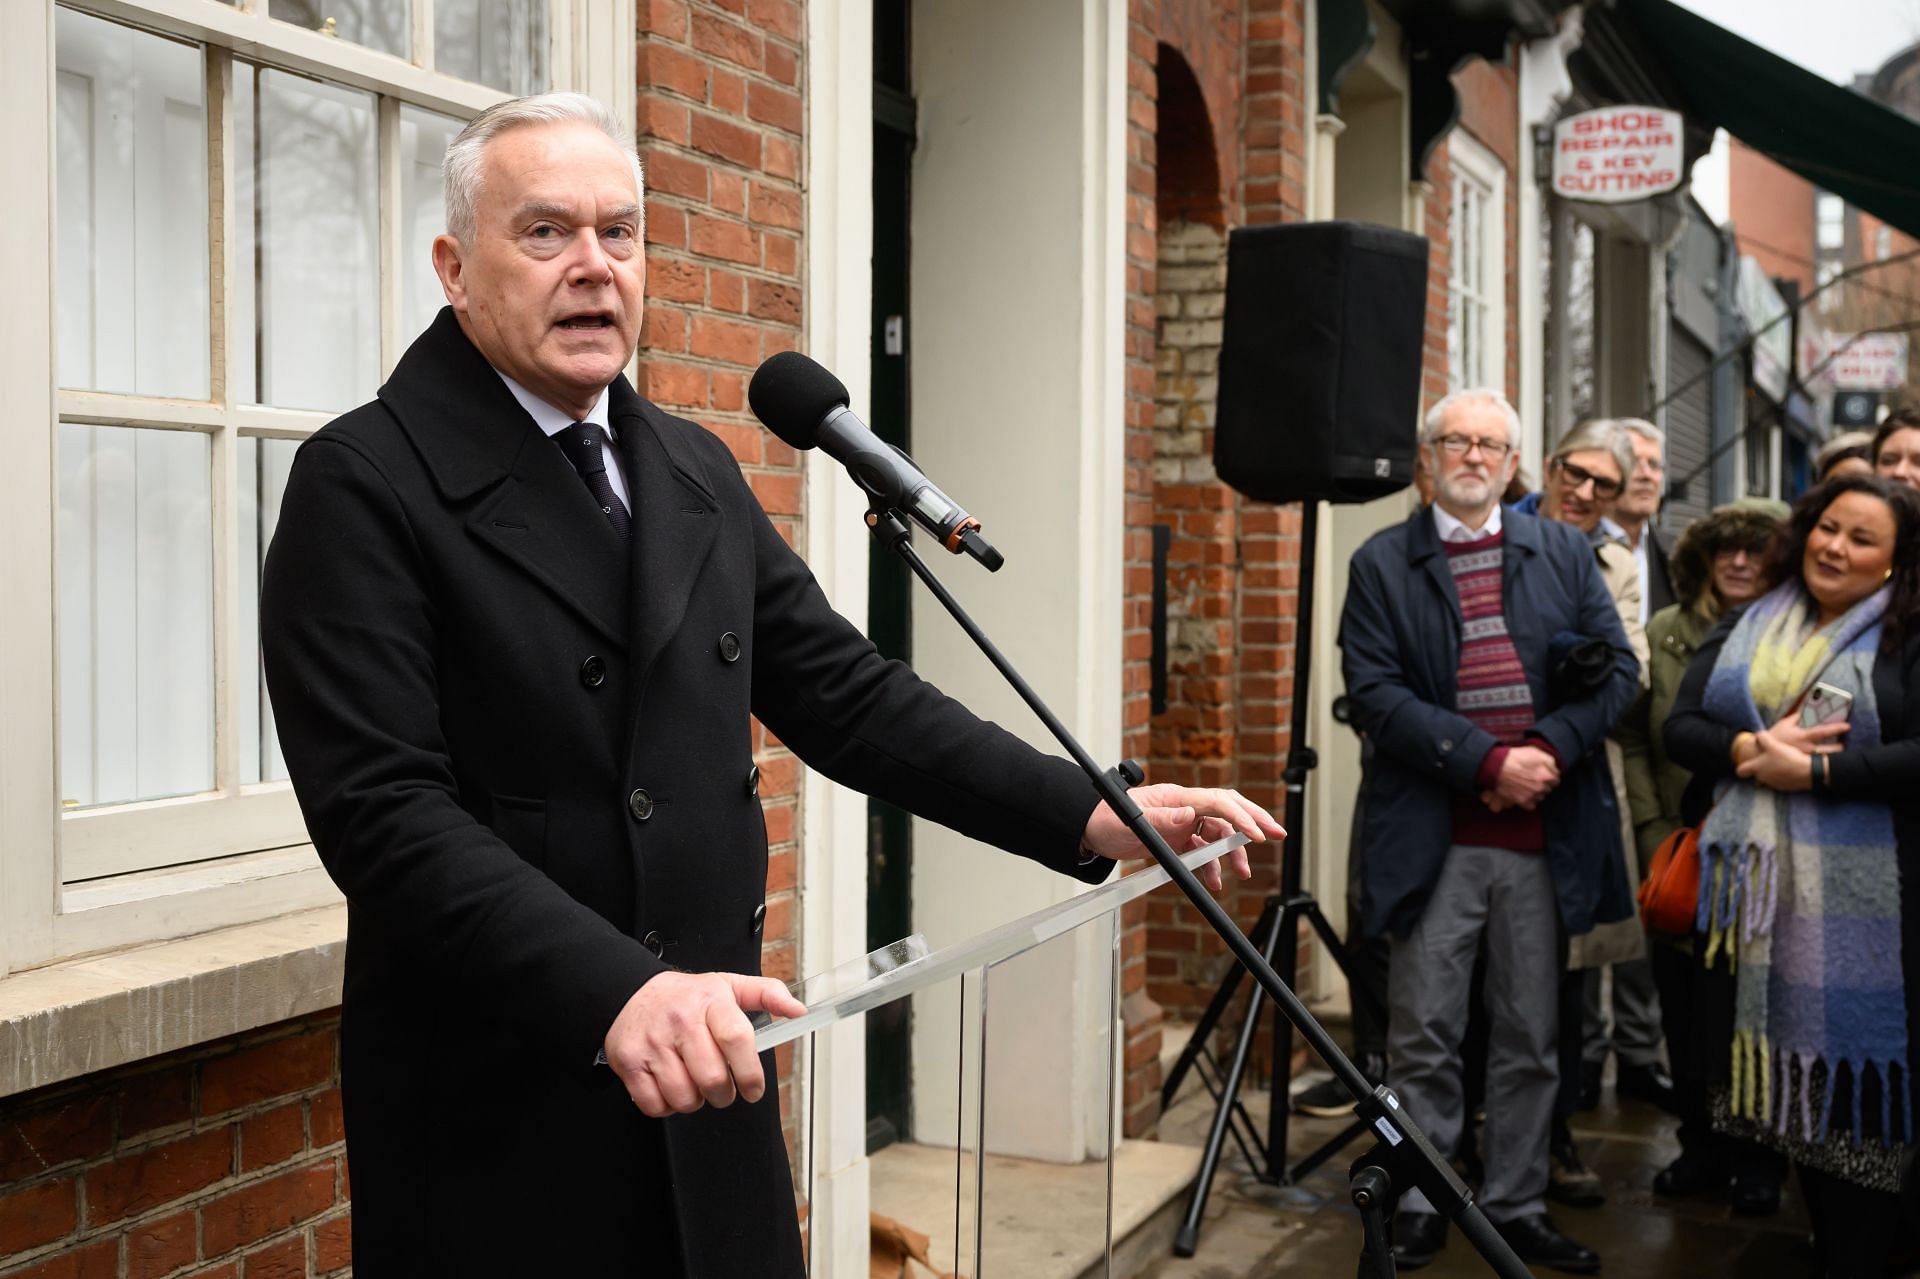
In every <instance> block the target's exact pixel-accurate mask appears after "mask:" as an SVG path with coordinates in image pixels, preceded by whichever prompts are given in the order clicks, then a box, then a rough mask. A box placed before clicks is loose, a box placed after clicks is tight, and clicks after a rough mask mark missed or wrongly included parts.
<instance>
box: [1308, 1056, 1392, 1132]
mask: <svg viewBox="0 0 1920 1279" xmlns="http://www.w3.org/2000/svg"><path fill="white" fill-rule="evenodd" d="M1354 1064H1355V1065H1357V1066H1359V1067H1360V1073H1361V1074H1363V1075H1365V1076H1366V1077H1367V1082H1368V1083H1372V1084H1377V1083H1379V1082H1380V1081H1381V1080H1383V1079H1385V1078H1386V1077H1387V1059H1386V1058H1385V1057H1382V1056H1381V1055H1380V1054H1379V1053H1366V1054H1364V1055H1363V1056H1361V1057H1359V1058H1358V1059H1357V1060H1356V1061H1355V1062H1354ZM1293 1112H1294V1113H1295V1114H1296V1115H1311V1116H1312V1117H1313V1118H1315V1119H1345V1118H1349V1117H1350V1116H1352V1114H1353V1094H1352V1093H1350V1092H1348V1091H1347V1087H1346V1085H1345V1084H1343V1083H1341V1082H1340V1081H1339V1080H1338V1079H1323V1080H1321V1081H1320V1082H1319V1083H1317V1084H1314V1085H1313V1086H1312V1087H1309V1088H1302V1089H1301V1090H1300V1091H1299V1092H1296V1093H1295V1094H1293Z"/></svg>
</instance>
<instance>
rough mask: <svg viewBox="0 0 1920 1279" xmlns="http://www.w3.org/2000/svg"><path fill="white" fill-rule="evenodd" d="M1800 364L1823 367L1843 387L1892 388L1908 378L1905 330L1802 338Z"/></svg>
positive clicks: (1836, 385) (1808, 367)
mask: <svg viewBox="0 0 1920 1279" xmlns="http://www.w3.org/2000/svg"><path fill="white" fill-rule="evenodd" d="M1801 346H1802V348H1803V349H1802V351H1801V353H1800V366H1801V368H1802V369H1803V370H1812V369H1817V368H1820V367H1821V366H1822V365H1823V364H1824V365H1825V369H1824V370H1823V374H1822V380H1824V381H1826V382H1828V383H1830V384H1831V385H1832V386H1833V387H1834V388H1835V389H1836V390H1841V391H1893V390H1897V389H1899V388H1900V387H1902V386H1905V385H1906V382H1907V335H1906V334H1905V333H1818V334H1808V335H1806V336H1805V337H1803V339H1802V341H1801Z"/></svg>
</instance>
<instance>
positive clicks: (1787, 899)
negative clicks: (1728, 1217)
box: [1666, 476, 1920, 1279]
mask: <svg viewBox="0 0 1920 1279" xmlns="http://www.w3.org/2000/svg"><path fill="white" fill-rule="evenodd" d="M1771 561H1772V569H1773V572H1772V580H1774V581H1776V582H1778V583H1780V585H1778V586H1776V587H1775V588H1774V589H1773V590H1771V591H1769V592H1768V593H1767V594H1765V595H1763V596H1761V597H1760V598H1759V599H1758V600H1756V601H1754V602H1753V603H1752V604H1751V605H1748V606H1747V607H1745V608H1743V609H1741V610H1739V611H1737V612H1734V613H1732V614H1730V615H1729V616H1728V617H1727V618H1725V619H1724V620H1723V621H1722V622H1721V624H1720V625H1719V626H1718V627H1717V628H1716V629H1715V630H1714V632H1713V634H1712V635H1711V636H1709V637H1708V639H1707V641H1706V642H1705V643H1704V644H1703V645H1701V647H1700V650H1699V652H1698V653H1697V654H1696V655H1695V657H1694V659H1693V662H1692V664H1691V665H1690V666H1689V667H1688V669H1687V676H1686V679H1685V681H1684V682H1683V683H1682V684H1681V687H1680V691H1679V694H1678V696H1677V697H1676V698H1675V700H1674V707H1673V712H1672V714H1671V715H1670V716H1669V717H1668V719H1667V723H1666V746H1667V753H1668V755H1669V756H1670V757H1671V758H1673V759H1674V760H1675V761H1677V762H1679V763H1681V764H1682V765H1684V766H1686V767H1688V768H1691V769H1693V770H1694V772H1695V774H1696V776H1697V777H1698V776H1705V777H1710V778H1713V779H1716V780H1715V784H1714V792H1715V797H1716V802H1715V803H1714V806H1713V809H1712V811H1711V812H1710V813H1708V814H1707V815H1706V818H1705V822H1704V824H1703V826H1702V828H1701V833H1700V870H1701V875H1700V879H1701V884H1700V903H1699V916H1698V921H1697V924H1696V927H1697V929H1698V932H1699V934H1700V936H1699V945H1698V952H1699V954H1700V956H1701V958H1702V962H1704V963H1705V964H1706V966H1707V969H1708V971H1707V973H1706V974H1704V975H1703V976H1704V978H1705V983H1706V985H1707V986H1708V988H1709V989H1712V990H1714V991H1716V992H1717V994H1718V999H1717V1000H1713V1001H1708V1006H1707V1007H1706V1008H1703V1010H1702V1011H1703V1013H1705V1015H1706V1016H1709V1017H1712V1016H1716V1015H1717V1018H1718V1021H1717V1026H1716V1029H1717V1030H1718V1032H1719V1033H1718V1035H1717V1038H1718V1041H1719V1042H1720V1043H1721V1044H1722V1045H1723V1046H1724V1048H1723V1052H1724V1056H1722V1057H1721V1064H1720V1067H1719V1069H1718V1070H1717V1071H1715V1072H1714V1073H1715V1076H1716V1078H1715V1079H1714V1081H1713V1082H1714V1087H1713V1111H1714V1124H1715V1127H1716V1128H1718V1129H1719V1130H1721V1131H1723V1132H1726V1133H1728V1134H1730V1135H1734V1136H1739V1137H1746V1138H1751V1139H1754V1140H1758V1141H1761V1142H1764V1143H1766V1144H1767V1145H1770V1146H1773V1147H1775V1148H1776V1149H1779V1150H1781V1151H1783V1152H1784V1153H1786V1154H1787V1155H1788V1156H1789V1157H1790V1158H1791V1159H1792V1160H1793V1162H1794V1165H1795V1168H1796V1170H1797V1172H1798V1173H1799V1176H1800V1186H1801V1192H1802V1196H1803V1198H1804V1199H1805V1201H1806V1204H1807V1211H1808V1215H1809V1217H1810V1218H1811V1220H1812V1222H1813V1228H1814V1241H1815V1246H1816V1248H1817V1249H1818V1251H1819V1253H1820V1260H1821V1264H1822V1266H1823V1267H1824V1270H1823V1273H1824V1274H1826V1275H1827V1276H1829V1277H1830V1279H1841V1277H1845V1279H1853V1277H1854V1276H1872V1277H1873V1279H1879V1276H1880V1275H1882V1274H1883V1273H1884V1270H1885V1266H1886V1259H1887V1254H1888V1251H1889V1248H1890V1246H1891V1240H1892V1236H1893V1231H1894V1229H1895V1225H1896V1223H1897V1222H1898V1219H1899V1213H1900V1198H1899V1196H1900V1192H1901V1189H1902V1186H1903V1184H1904V1182H1905V1181H1906V1180H1907V1179H1908V1178H1910V1177H1912V1176H1913V1156H1914V1134H1915V1124H1914V1105H1915V1102H1916V1099H1917V1098H1920V1090H1917V1089H1916V1088H1915V1087H1914V1085H1913V1080H1912V1076H1911V1070H1912V1063H1914V1062H1915V1061H1920V1017H1916V1007H1915V1001H1914V1000H1913V999H1912V998H1910V996H1909V992H1915V993H1920V804H1917V803H1916V802H1915V801H1916V797H1917V796H1920V500H1916V498H1915V496H1914V494H1913V493H1912V492H1911V491H1909V490H1906V489H1904V488H1901V487H1900V486H1898V485H1894V484H1890V483H1888V482H1887V481H1886V480H1883V479H1880V478H1877V477H1873V476H1850V477H1846V478H1843V479H1838V480H1834V481H1832V482H1831V483H1829V484H1826V485H1824V486H1822V487H1820V488H1818V489H1815V490H1814V491H1812V492H1811V493H1808V494H1807V495H1806V496H1805V497H1803V498H1801V499H1800V501H1799V502H1798V503H1797V504H1796V505H1795V507H1794V510H1793V515H1792V517H1791V519H1790V520H1789V522H1788V524H1787V526H1786V527H1785V528H1784V529H1783V530H1782V531H1781V534H1780V536H1779V537H1778V538H1777V539H1776V541H1775V543H1774V546H1773V549H1772V553H1771ZM1816 685H1820V686H1824V688H1823V691H1822V693H1821V699H1822V700H1823V701H1824V702H1826V703H1828V704H1832V703H1834V702H1841V703H1847V704H1848V706H1849V709H1848V710H1847V712H1846V716H1845V719H1844V721H1842V722H1836V723H1831V724H1827V725H1823V726H1819V727H1812V728H1808V727H1804V726H1803V721H1802V715H1801V711H1802V706H1803V703H1804V702H1805V700H1806V698H1807V696H1808V694H1809V693H1810V692H1811V691H1812V690H1813V689H1814V688H1815V686H1816ZM1716 1009H1717V1013H1716V1011H1715V1010H1716Z"/></svg>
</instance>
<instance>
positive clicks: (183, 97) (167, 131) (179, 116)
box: [54, 9, 211, 400]
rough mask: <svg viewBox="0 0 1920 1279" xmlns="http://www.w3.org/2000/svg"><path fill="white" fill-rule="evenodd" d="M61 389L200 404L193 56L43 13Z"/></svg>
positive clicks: (202, 348)
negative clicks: (47, 28)
mask: <svg viewBox="0 0 1920 1279" xmlns="http://www.w3.org/2000/svg"><path fill="white" fill-rule="evenodd" d="M54 50H55V61H56V63H57V76H56V87H55V90H54V93H55V101H56V106H55V114H56V115H57V117H58V126H57V127H58V135H59V146H58V148H57V158H56V160H55V164H56V165H57V172H56V176H55V182H56V186H57V189H58V196H57V199H58V215H59V224H58V225H59V230H58V233H57V239H58V241H59V247H58V250H57V252H58V256H59V267H58V269H59V279H60V292H59V302H58V304H57V306H58V311H59V319H58V324H59V351H60V356H59V361H60V370H59V375H60V384H61V385H62V386H71V387H76V388H80V389H84V390H93V391H118V392H124V393H131V394H139V395H177V396H181V397H184V398H186V399H193V400H204V399H206V398H207V394H208V380H207V362H208V354H207V352H208V333H209V330H210V327H211V321H210V318H209V317H210V312H209V309H208V304H207V293H208V283H207V110H206V81H205V75H204V72H203V69H202V63H201V53H200V50H199V49H198V48H197V47H195V46H193V45H186V44H176V43H174V42H173V41H171V40H163V39H161V38H160V37H158V36H151V35H147V34H146V33H145V32H140V31H134V30H132V29H131V28H128V27H122V26H116V25H115V24H113V23H111V22H102V21H101V20H100V19H98V18H92V17H88V16H86V15H85V14H79V13H74V12H72V11H71V10H67V9H57V10H55V11H54Z"/></svg>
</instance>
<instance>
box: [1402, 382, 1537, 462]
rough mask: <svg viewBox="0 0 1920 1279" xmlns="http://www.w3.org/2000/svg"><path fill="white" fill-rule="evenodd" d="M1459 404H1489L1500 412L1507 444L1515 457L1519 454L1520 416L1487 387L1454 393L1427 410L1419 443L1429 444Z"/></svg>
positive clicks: (1504, 399) (1504, 397) (1505, 399)
mask: <svg viewBox="0 0 1920 1279" xmlns="http://www.w3.org/2000/svg"><path fill="white" fill-rule="evenodd" d="M1461 404H1491V405H1492V406H1493V407H1494V408H1497V409H1499V410H1500V412H1501V413H1502V414H1503V415H1505V417H1506V419H1507V443H1508V444H1509V445H1511V446H1512V448H1513V451H1514V453H1515V455H1518V454H1519V452H1520V415H1519V414H1518V413H1516V412H1514V411H1513V405H1511V404H1509V403H1507V397H1506V396H1504V395H1502V394H1500V392H1498V391H1495V390H1493V389H1491V388H1489V387H1484V386H1470V387H1467V388H1466V389H1465V390H1460V391H1454V392H1451V393H1450V394H1448V395H1446V396H1443V397H1442V398H1441V400H1440V402H1439V403H1438V404H1436V405H1434V406H1433V407H1432V408H1430V409H1428V410H1427V422H1426V429H1425V430H1424V431H1422V432H1421V435H1420V442H1421V443H1423V444H1430V443H1432V442H1433V441H1434V439H1436V438H1437V437H1438V436H1439V434H1440V432H1441V430H1442V429H1443V428H1444V427H1445V426H1446V424H1447V414H1449V413H1451V412H1452V411H1453V410H1454V408H1455V407H1456V406H1457V405H1461Z"/></svg>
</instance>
